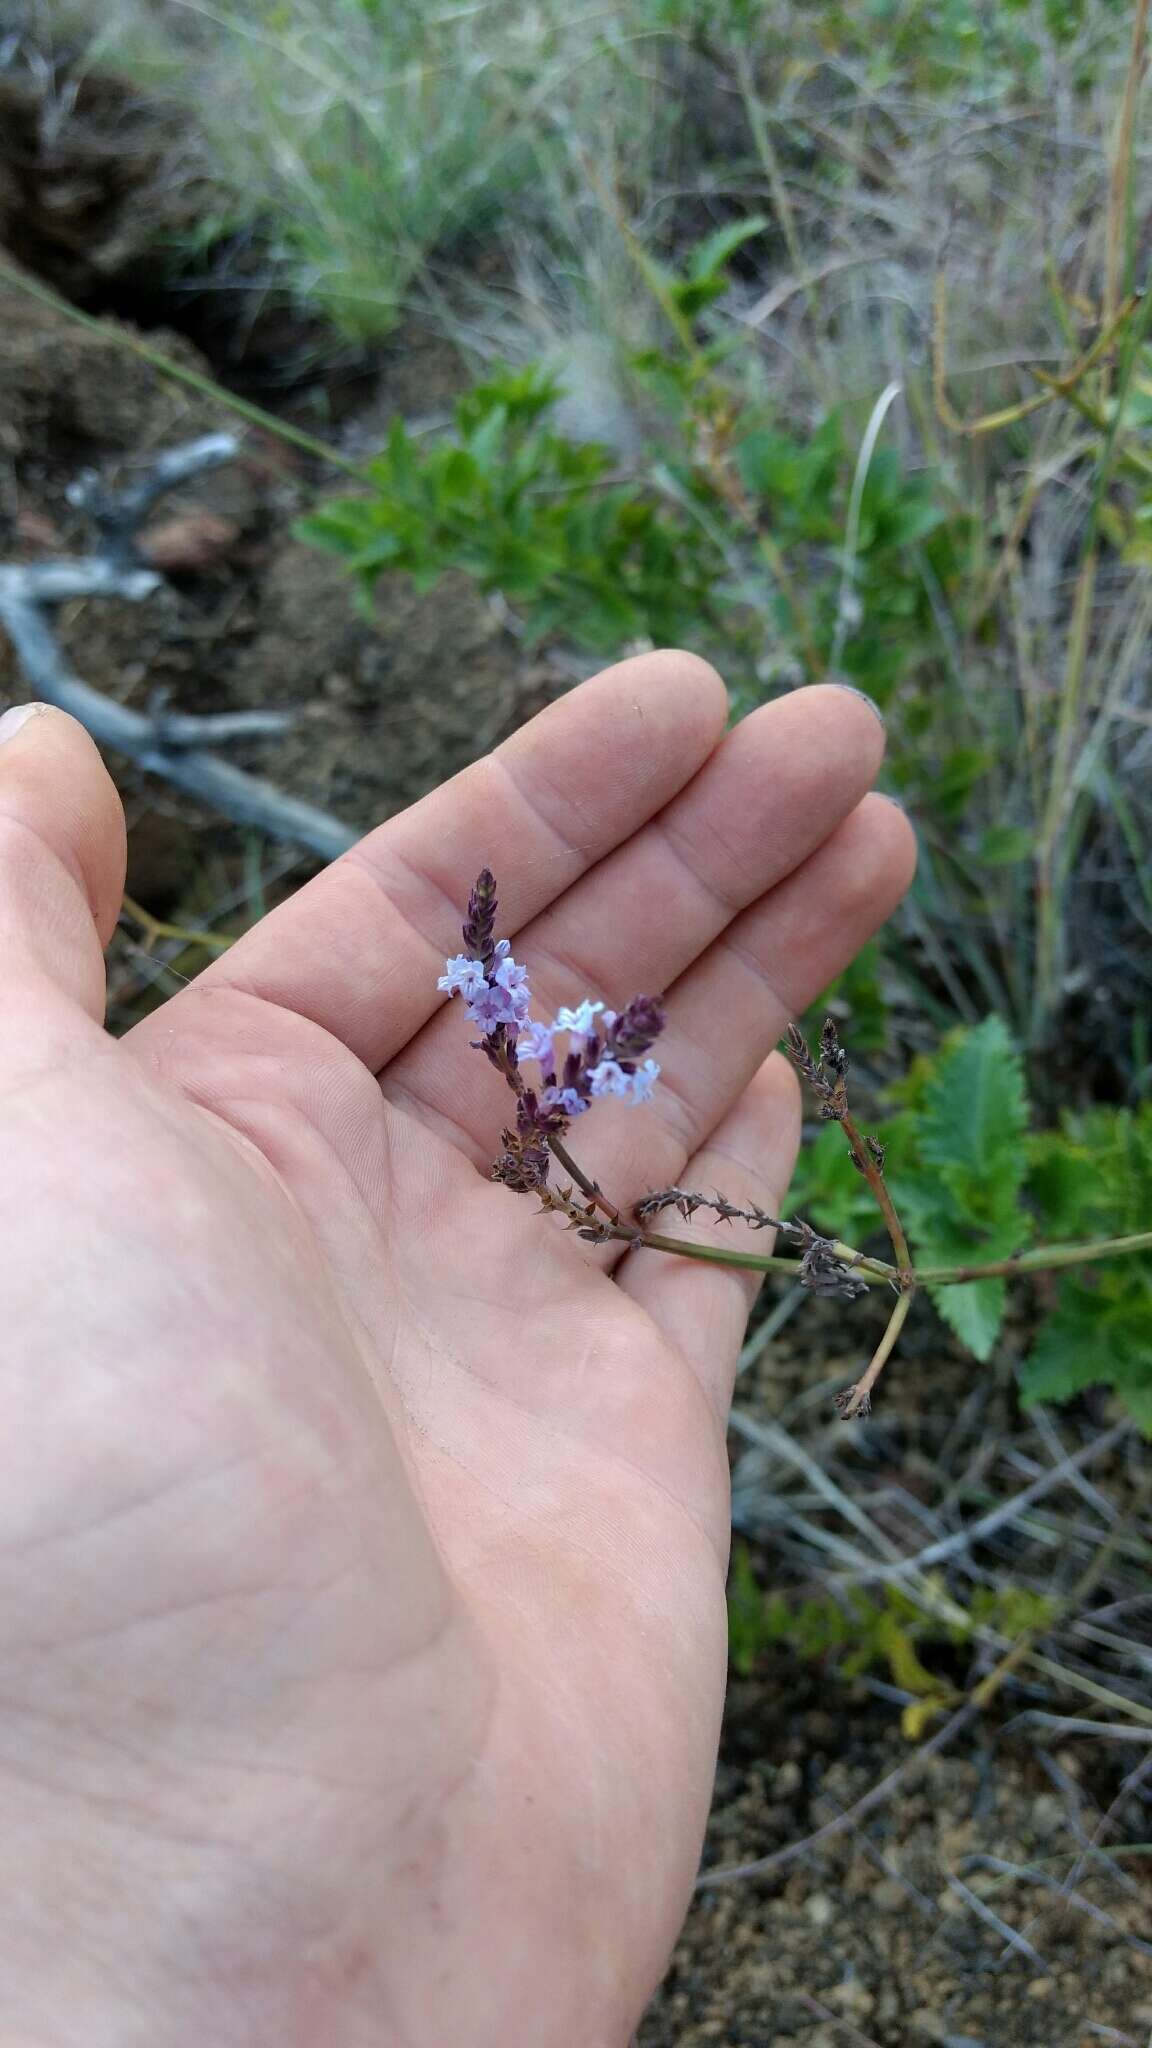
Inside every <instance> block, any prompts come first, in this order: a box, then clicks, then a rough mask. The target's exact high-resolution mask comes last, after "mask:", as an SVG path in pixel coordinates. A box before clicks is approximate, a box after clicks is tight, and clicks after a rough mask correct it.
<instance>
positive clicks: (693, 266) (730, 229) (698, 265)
mask: <svg viewBox="0 0 1152 2048" xmlns="http://www.w3.org/2000/svg"><path fill="white" fill-rule="evenodd" d="M767 226H768V221H767V219H766V217H765V215H764V214H762V213H753V214H749V216H748V218H747V219H746V220H730V221H729V222H728V223H727V225H726V226H724V227H722V228H717V229H716V231H715V233H714V234H711V235H706V236H705V237H704V240H703V241H702V242H697V244H696V247H695V248H694V249H693V251H692V255H691V257H690V259H689V263H688V276H689V278H690V279H691V281H692V283H693V284H710V283H711V282H712V280H713V279H714V278H715V277H717V275H718V273H719V272H720V271H722V270H724V269H725V268H726V267H727V265H728V264H729V262H730V261H731V259H732V257H733V256H734V255H735V254H736V251H737V249H740V248H742V247H743V245H744V243H745V242H750V241H752V240H753V238H754V237H755V236H756V235H762V234H763V233H764V230H765V228H766V227H767Z"/></svg>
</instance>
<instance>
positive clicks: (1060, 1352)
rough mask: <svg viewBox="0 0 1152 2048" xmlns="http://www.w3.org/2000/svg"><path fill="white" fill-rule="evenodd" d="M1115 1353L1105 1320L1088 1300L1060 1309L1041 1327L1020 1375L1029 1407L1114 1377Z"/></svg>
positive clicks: (1023, 1393)
mask: <svg viewBox="0 0 1152 2048" xmlns="http://www.w3.org/2000/svg"><path fill="white" fill-rule="evenodd" d="M1114 1362H1115V1353H1114V1351H1113V1349H1112V1346H1111V1344H1110V1342H1109V1338H1108V1332H1107V1329H1106V1326H1105V1324H1104V1321H1103V1319H1102V1318H1101V1317H1100V1316H1099V1315H1098V1314H1097V1315H1094V1314H1093V1313H1092V1308H1091V1305H1090V1304H1089V1303H1087V1302H1083V1301H1078V1300H1073V1301H1072V1302H1071V1303H1070V1304H1069V1305H1068V1306H1066V1307H1065V1306H1062V1307H1061V1308H1059V1309H1058V1310H1057V1312H1056V1314H1055V1315H1054V1316H1051V1317H1049V1320H1048V1321H1047V1323H1046V1324H1045V1325H1044V1328H1043V1329H1042V1330H1041V1332H1040V1335H1039V1337H1038V1338H1037V1340H1036V1342H1035V1344H1034V1345H1033V1347H1032V1350H1031V1351H1030V1353H1029V1355H1028V1357H1027V1359H1026V1360H1025V1362H1024V1366H1023V1369H1022V1371H1021V1375H1020V1391H1021V1397H1022V1399H1023V1402H1024V1406H1025V1407H1026V1408H1033V1407H1035V1405H1036V1403H1037V1401H1067V1400H1068V1399H1069V1398H1070V1397H1071V1396H1072V1395H1073V1394H1078V1393H1080V1392H1081V1390H1082V1389H1083V1388H1084V1387H1094V1386H1098V1385H1099V1384H1100V1383H1101V1381H1104V1380H1110V1379H1111V1378H1112V1371H1113V1366H1114Z"/></svg>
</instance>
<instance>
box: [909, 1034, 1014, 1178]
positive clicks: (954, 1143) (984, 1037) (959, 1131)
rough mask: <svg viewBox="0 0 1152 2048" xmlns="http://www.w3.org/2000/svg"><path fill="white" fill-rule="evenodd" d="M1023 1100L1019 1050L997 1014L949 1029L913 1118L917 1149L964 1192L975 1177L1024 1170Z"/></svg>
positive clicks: (1011, 1174) (1008, 1174) (927, 1162)
mask: <svg viewBox="0 0 1152 2048" xmlns="http://www.w3.org/2000/svg"><path fill="white" fill-rule="evenodd" d="M1027 1124H1028V1100H1027V1096H1026V1094H1025V1090H1024V1069H1023V1065H1022V1063H1021V1059H1020V1055H1019V1053H1018V1052H1017V1050H1016V1047H1015V1045H1014V1044H1013V1042H1012V1039H1011V1037H1010V1035H1009V1032H1008V1028H1007V1026H1006V1025H1005V1023H1004V1022H1003V1020H1002V1019H1001V1018H1000V1017H996V1016H992V1017H986V1018H985V1020H984V1022H983V1023H982V1024H978V1025H976V1026H975V1028H974V1029H972V1030H969V1031H964V1032H961V1033H959V1034H958V1035H957V1036H955V1037H954V1038H953V1039H952V1040H951V1041H950V1043H949V1044H948V1045H947V1046H946V1047H945V1050H944V1051H943V1053H942V1054H941V1055H940V1057H939V1059H938V1060H937V1061H936V1065H935V1070H934V1072H933V1074H932V1077H931V1079H930V1080H929V1082H928V1086H927V1088H926V1089H925V1091H924V1106H923V1108H922V1110H921V1112H920V1115H919V1119H918V1124H917V1132H916V1135H917V1138H918V1140H919V1146H920V1156H921V1159H922V1160H923V1162H924V1164H925V1165H926V1166H935V1167H937V1168H939V1169H940V1171H941V1173H942V1175H943V1177H944V1180H945V1183H946V1185H948V1186H949V1187H951V1188H953V1189H954V1190H957V1189H962V1191H963V1194H964V1195H965V1196H968V1195H969V1194H970V1192H971V1188H972V1186H973V1185H977V1186H978V1185H979V1183H980V1182H981V1181H988V1182H991V1183H996V1182H998V1183H999V1185H1000V1187H1001V1188H1003V1187H1004V1186H1010V1187H1011V1189H1012V1191H1013V1193H1015V1191H1016V1189H1017V1188H1018V1187H1019V1186H1020V1183H1021V1181H1022V1179H1023V1176H1024V1153H1023V1143H1022V1141H1023V1137H1024V1132H1025V1130H1026V1129H1027Z"/></svg>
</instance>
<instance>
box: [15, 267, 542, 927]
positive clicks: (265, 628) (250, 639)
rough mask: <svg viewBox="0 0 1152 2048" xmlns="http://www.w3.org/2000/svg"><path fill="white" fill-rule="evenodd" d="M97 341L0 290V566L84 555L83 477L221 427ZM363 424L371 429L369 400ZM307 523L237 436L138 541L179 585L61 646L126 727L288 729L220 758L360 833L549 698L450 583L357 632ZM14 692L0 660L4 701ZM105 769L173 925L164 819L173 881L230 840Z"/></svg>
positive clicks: (273, 455) (293, 472)
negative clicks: (175, 721) (211, 716)
mask: <svg viewBox="0 0 1152 2048" xmlns="http://www.w3.org/2000/svg"><path fill="white" fill-rule="evenodd" d="M106 330H107V331H106V333H103V334H95V333H92V332H89V331H85V330H84V329H81V328H78V327H76V326H75V325H74V324H72V323H71V322H70V321H69V320H68V318H67V316H66V315H64V314H61V313H57V312H55V311H53V310H52V309H51V308H48V307H45V306H42V305H40V304H38V303H37V302H36V301H34V300H32V299H29V298H26V297H25V296H24V295H23V293H22V292H21V291H20V290H19V289H18V288H17V287H15V286H12V285H8V284H5V283H4V282H3V281H0V454H2V456H3V458H4V469H3V480H2V483H0V558H3V559H5V560H9V561H12V560H33V559H38V558H39V559H48V558H51V557H53V556H56V555H59V554H60V553H61V552H65V553H82V552H84V551H86V550H87V549H88V548H89V547H90V546H91V544H92V536H91V533H90V531H89V530H88V528H87V527H86V524H85V521H84V520H83V519H82V518H81V517H79V516H78V515H77V513H76V512H75V511H74V509H73V508H72V506H71V505H70V504H69V501H68V496H67V492H68V487H69V486H70V485H71V484H72V483H74V481H75V480H76V477H77V476H78V474H80V473H81V472H82V471H84V470H86V469H89V468H93V467H94V468H98V469H99V470H100V471H101V473H102V474H104V475H106V476H107V477H108V478H109V480H110V481H111V482H113V483H116V482H117V481H121V480H127V479H128V478H130V477H131V476H132V475H133V474H134V473H135V471H136V468H137V465H138V464H139V463H140V461H141V460H142V459H145V460H146V459H147V457H148V455H149V454H151V453H152V452H154V451H156V450H159V449H161V448H164V447H168V446H172V445H174V444H175V443H177V442H180V441H183V440H186V439H189V438H191V437H193V436H195V435H197V434H200V433H203V432H206V431H209V430H213V429H218V428H219V427H220V425H221V424H222V423H224V424H229V422H228V421H227V419H226V417H225V416H223V415H222V413H221V410H220V409H219V408H218V407H217V406H215V405H214V404H212V402H211V401H209V400H204V399H201V398H200V397H199V396H197V395H196V394H191V393H189V392H187V391H184V390H181V389H180V388H179V387H178V386H175V385H172V384H170V383H168V382H166V381H164V380H162V379H161V378H160V377H159V376H158V374H157V373H156V372H155V371H154V370H153V369H152V368H151V367H150V366H149V365H148V364H146V363H144V362H142V361H140V360H139V359H138V358H135V357H133V356H132V355H131V354H128V353H126V352H125V350H124V349H123V347H122V346H121V345H119V344H118V342H117V340H116V338H115V337H116V333H117V330H120V331H122V332H131V331H132V330H130V329H127V328H126V327H125V326H124V324H123V323H121V322H116V321H112V320H109V321H107V322H106ZM149 340H150V342H151V343H152V344H153V345H155V346H156V347H159V348H162V349H163V350H164V351H165V352H166V353H167V354H169V355H170V356H172V357H173V358H174V359H175V360H176V361H177V362H179V363H181V364H183V365H186V366H188V367H191V368H203V369H208V368H209V367H210V366H209V365H207V364H206V363H205V362H204V361H203V359H202V358H200V357H199V356H198V355H197V352H196V351H195V350H194V349H193V348H192V346H191V344H190V343H189V342H188V341H187V340H186V339H185V338H184V337H183V336H181V335H179V334H176V333H173V332H165V331H164V330H159V331H157V332H154V333H152V334H151V335H150V336H149ZM425 388H427V387H425ZM375 404H376V407H377V411H378V413H380V414H381V416H382V417H384V419H385V420H386V419H387V417H388V416H389V415H388V412H387V409H386V406H385V403H384V400H383V399H382V397H381V396H380V395H379V393H378V394H377V396H376V399H375ZM343 488H344V489H345V490H347V489H348V488H349V486H347V485H345V486H344V487H343ZM315 502H316V487H315V484H314V482H313V479H312V477H311V476H310V475H309V473H308V471H307V470H306V468H305V467H304V466H303V465H302V464H301V463H300V462H299V461H297V459H296V458H295V456H294V455H292V454H291V453H288V454H286V452H285V449H284V445H283V444H282V443H280V442H277V441H275V440H274V439H273V438H272V437H271V436H266V435H263V434H260V433H259V432H255V433H252V432H249V433H246V434H245V437H244V453H243V456H242V458H241V459H240V460H239V461H238V462H237V463H235V464H233V465H231V466H230V467H229V468H227V469H226V470H221V471H218V472H216V473H214V474H213V475H211V476H206V477H204V478H202V479H198V480H197V481H196V482H195V484H194V485H192V486H189V488H188V489H187V490H186V491H184V492H181V493H180V494H178V495H177V496H174V497H172V498H170V499H166V500H165V501H164V503H163V505H162V507H160V508H158V509H157V512H156V513H155V515H154V517H153V525H152V528H151V529H150V532H149V533H146V534H145V536H144V537H143V540H144V551H145V552H146V553H147V552H148V544H149V541H150V540H151V539H152V538H153V537H154V538H155V539H156V540H157V543H158V546H157V554H158V556H160V557H162V558H163V559H165V560H170V559H171V558H172V556H173V554H174V555H175V557H176V560H177V562H178V563H179V562H180V561H181V560H183V561H184V562H185V563H187V564H189V566H186V567H179V566H177V567H176V568H175V569H174V570H173V571H172V574H171V576H170V579H169V582H168V584H167V585H166V587H165V588H164V589H163V590H162V591H161V592H160V593H159V594H158V595H157V596H156V597H154V598H153V599H151V600H149V601H148V602H147V603H146V604H144V605H132V604H127V603H121V602H117V601H107V600H100V601H98V602H97V601H90V602H88V603H86V604H84V605H82V606H75V607H73V608H71V609H70V610H69V611H68V612H67V613H65V614H64V615H62V616H61V617H60V619H59V621H58V633H59V639H60V643H61V645H62V647H63V648H64V649H65V650H66V652H67V654H68V656H69V658H70V660H71V662H72V664H73V666H74V667H75V668H76V670H77V672H78V673H79V674H81V675H82V676H83V677H84V679H85V680H86V681H87V682H89V683H91V684H92V685H93V686H94V687H95V688H97V689H99V690H102V691H104V692H105V693H106V694H107V695H109V696H111V697H114V698H117V699H118V700H120V701H123V702H125V703H129V704H131V705H133V706H135V707H136V708H139V709H142V710H143V709H146V708H147V706H148V704H149V701H150V699H151V698H152V697H153V696H154V694H155V693H157V692H161V693H164V694H165V695H166V697H167V698H168V701H169V702H170V704H171V705H172V707H173V708H176V709H179V710H181V711H194V712H205V711H221V710H239V709H242V708H247V707H249V706H256V705H260V706H265V705H275V706H279V707H285V708H291V709H294V710H296V711H297V712H298V714H299V716H298V720H297V723H296V724H295V725H294V726H293V728H292V729H291V731H290V732H289V734H288V735H287V737H285V738H284V739H282V740H278V741H277V742H276V743H275V745H274V746H269V745H268V744H264V745H262V746H261V747H260V748H259V749H256V748H254V747H251V746H249V747H247V748H244V749H236V750H234V752H233V755H232V758H234V759H236V760H237V761H239V763H240V764H241V765H244V766H252V767H254V768H258V769H259V770H260V771H261V772H263V773H264V774H266V775H268V776H269V777H270V779H272V780H273V781H275V782H276V783H277V784H278V785H279V786H280V787H282V788H284V789H286V790H288V791H289V792H291V793H292V794H293V795H298V796H303V797H307V798H308V799H309V800H310V801H312V802H315V803H318V804H320V805H322V806H324V807H325V808H327V809H329V810H331V811H333V812H335V813H336V814H337V815H339V816H340V817H342V818H344V819H345V820H346V821H347V822H348V823H350V824H352V825H354V826H358V827H362V828H367V827H369V826H370V825H372V824H374V823H376V822H378V821H379V820H380V819H382V818H385V817H387V816H389V815H390V814H391V812H393V811H394V810H396V809H398V808H401V807H402V806H404V805H405V804H407V803H410V802H412V801H413V800H414V799H415V798H416V797H418V796H420V795H422V794H423V793H424V792H425V791H426V790H428V789H430V788H432V787H434V786H435V785H436V784H437V783H439V782H441V781H443V780H444V778H445V777H446V776H448V775H451V774H453V773H455V772H456V770H457V769H459V768H462V767H463V766H465V765H466V763H467V762H469V761H470V760H473V759H474V758H475V757H476V755H477V754H479V753H482V752H484V751H485V750H486V749H487V748H488V747H489V746H491V745H492V744H493V743H494V742H495V741H497V740H499V739H500V738H501V737H502V736H503V735H504V734H505V733H507V732H508V731H510V730H512V729H513V728H514V727H515V726H516V725H517V724H518V723H520V722H521V720H522V718H523V717H524V716H526V715H529V714H530V712H531V711H533V710H535V709H537V708H538V707H539V704H540V703H541V702H543V701H546V700H547V698H548V696H550V695H551V694H554V693H555V692H556V691H557V690H559V689H562V688H563V687H565V686H566V679H565V678H564V677H562V676H561V675H560V674H559V673H558V672H552V671H550V670H548V669H547V668H546V667H542V666H541V664H539V663H532V662H529V661H527V660H526V659H525V657H524V654H523V651H522V649H521V648H520V646H519V644H518V643H517V641H516V640H515V639H514V637H513V636H512V635H511V634H510V633H509V632H508V631H507V630H506V628H505V627H504V626H503V624H502V623H501V621H500V619H499V617H498V615H497V613H496V611H495V610H494V609H493V607H492V606H490V605H489V604H488V603H487V602H486V601H485V600H484V599H483V598H482V597H481V596H480V595H478V594H477V592H476V590H475V588H474V587H473V586H472V585H471V584H469V583H468V582H466V581H465V579H463V578H462V577H461V578H458V577H454V576H450V577H446V578H445V579H444V580H443V581H442V582H441V583H440V584H439V585H438V586H437V587H436V588H435V589H434V590H432V591H430V592H424V593H418V592H415V591H414V590H413V589H412V587H411V585H410V584H409V583H408V582H407V581H406V580H405V579H402V578H399V577H397V578H393V579H388V580H386V581H385V582H384V583H382V585H381V586H380V588H379V590H378V592H377V597H376V601H375V604H374V606H373V609H372V611H371V613H370V614H365V613H364V612H363V611H362V610H361V609H360V608H359V607H358V605H357V603H356V599H355V595H354V592H353V588H352V585H351V582H350V580H349V578H348V576H347V575H346V573H345V572H344V570H343V569H342V568H341V566H340V565H339V563H338V562H336V561H335V560H333V559H331V558H329V557H328V556H326V555H323V554H321V553H319V552H318V551H317V550H315V549H313V548H310V547H306V546H305V545H304V544H303V543H302V542H300V541H298V540H296V539H295V538H294V537H293V533H292V525H293V521H294V520H295V519H296V517H297V516H298V515H299V514H300V513H301V512H302V511H303V509H304V506H305V504H306V503H308V504H313V503H315ZM20 690H21V683H20V680H19V678H18V677H17V675H16V674H15V672H14V667H13V663H12V657H11V655H10V653H9V652H8V650H7V648H5V649H4V650H3V651H0V692H3V694H4V695H5V696H7V697H9V698H11V697H12V696H14V695H17V696H18V695H19V693H20ZM110 765H111V766H112V768H113V771H114V773H115V774H116V775H117V778H118V780H119V781H120V784H121V787H122V789H123V791H124V794H125V798H126V800H127V801H128V803H129V805H130V807H131V808H132V810H133V814H134V817H135V819H136V820H137V821H139V820H142V819H143V817H144V816H145V814H146V811H147V810H148V809H149V808H150V807H151V805H152V803H153V802H154V803H155V804H158V805H159V806H160V809H161V812H162V814H163V815H164V816H165V817H166V819H167V821H168V823H167V826H166V830H165V833H164V840H165V845H166V848H167V851H166V854H165V858H164V861H163V863H162V866H163V875H160V874H157V876H156V877H154V878H153V877H150V875H149V873H148V871H147V869H148V863H147V858H146V854H147V841H148V834H147V831H145V832H144V833H143V835H142V836H140V837H139V843H138V844H134V846H133V871H132V878H131V893H132V894H133V895H135V896H136V897H137V898H138V899H140V900H143V901H144V902H145V904H146V905H147V907H148V908H150V909H152V910H153V911H155V912H156V913H157V914H168V913H169V912H171V910H172V909H173V907H174V904H175V902H176V901H177V900H178V898H179V896H180V894H181V882H182V879H183V877H182V874H181V863H180V862H179V861H176V862H175V863H174V862H173V859H172V843H173V839H174V837H175V836H176V835H175V834H174V832H173V830H172V821H173V819H174V818H176V817H181V816H182V817H184V818H185V820H186V824H187V836H188V843H187V847H186V854H187V859H186V861H185V863H184V873H185V874H187V873H190V872H191V870H192V868H193V867H194V866H195V865H196V864H197V863H198V862H199V861H201V860H202V858H203V856H204V853H205V841H206V839H207V840H208V841H210V842H211V843H212V844H213V845H215V846H216V847H218V848H220V847H226V846H227V844H228V843H229V840H230V837H231V828H229V827H228V826H227V824H226V823H225V822H223V821H221V820H219V819H215V818H212V817H210V816H208V814H206V813H203V812H198V811H195V810H194V809H192V808H191V807H189V806H187V805H184V804H180V805H176V806H175V807H174V806H173V803H172V801H171V799H170V797H169V795H168V793H166V792H165V790H164V789H163V788H162V787H160V786H157V785H156V784H155V783H153V782H152V781H151V780H150V779H147V780H146V779H145V778H142V777H141V776H140V775H139V774H138V773H137V772H136V771H135V770H134V769H132V768H131V767H128V766H126V765H125V764H123V763H118V762H116V761H112V762H111V763H110Z"/></svg>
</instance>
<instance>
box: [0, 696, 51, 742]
mask: <svg viewBox="0 0 1152 2048" xmlns="http://www.w3.org/2000/svg"><path fill="white" fill-rule="evenodd" d="M42 709H43V706H42V705H40V704H14V705H13V706H12V709H11V711H6V712H5V713H4V716H3V718H0V746H2V745H3V743H4V741H5V740H10V739H14V738H15V736H16V734H17V733H18V732H19V730H20V727H21V726H22V725H27V723H28V720H29V719H30V718H35V716H36V713H37V712H38V711H40V710H42Z"/></svg>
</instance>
